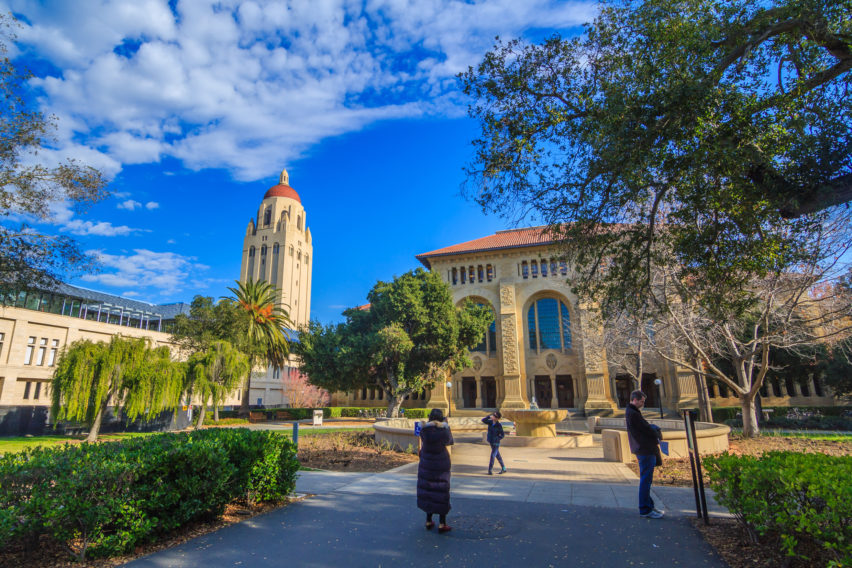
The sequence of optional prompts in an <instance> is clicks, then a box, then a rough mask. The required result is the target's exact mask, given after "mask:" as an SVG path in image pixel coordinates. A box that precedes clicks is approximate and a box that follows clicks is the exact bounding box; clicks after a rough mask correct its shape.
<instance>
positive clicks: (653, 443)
mask: <svg viewBox="0 0 852 568" xmlns="http://www.w3.org/2000/svg"><path fill="white" fill-rule="evenodd" d="M624 418H625V421H626V422H627V440H628V441H629V442H630V451H631V452H633V453H634V454H636V455H637V456H649V455H654V454H656V453H657V442H658V441H659V438H658V437H657V430H655V429H654V427H653V426H652V425H651V424H649V423H648V421H647V420H645V417H644V416H642V412H641V411H640V410H639V409H638V408H636V407H635V406H634V405H632V404H628V405H627V408H625V409H624Z"/></svg>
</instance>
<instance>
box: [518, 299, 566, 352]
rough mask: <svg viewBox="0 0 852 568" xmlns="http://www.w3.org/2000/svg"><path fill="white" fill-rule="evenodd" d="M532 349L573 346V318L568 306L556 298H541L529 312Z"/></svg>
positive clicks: (528, 322)
mask: <svg viewBox="0 0 852 568" xmlns="http://www.w3.org/2000/svg"><path fill="white" fill-rule="evenodd" d="M527 329H528V332H529V338H530V344H529V345H530V349H533V350H536V351H542V350H544V349H561V350H564V349H570V348H571V318H570V316H569V312H568V306H566V305H565V303H564V302H562V301H560V300H557V299H556V298H541V299H540V300H537V301H536V302H535V303H534V304H533V305H532V306H530V309H529V312H528V314H527Z"/></svg>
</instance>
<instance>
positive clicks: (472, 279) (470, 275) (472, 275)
mask: <svg viewBox="0 0 852 568" xmlns="http://www.w3.org/2000/svg"><path fill="white" fill-rule="evenodd" d="M467 270H468V275H467V280H468V282H470V283H471V284H473V283H474V282H476V270H475V269H474V268H473V267H472V266H469V267H468V268H467Z"/></svg>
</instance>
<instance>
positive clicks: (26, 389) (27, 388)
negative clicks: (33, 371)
mask: <svg viewBox="0 0 852 568" xmlns="http://www.w3.org/2000/svg"><path fill="white" fill-rule="evenodd" d="M28 398H30V382H29V381H27V382H25V383H24V400H27V399H28Z"/></svg>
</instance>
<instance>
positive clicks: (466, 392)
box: [462, 377, 476, 408]
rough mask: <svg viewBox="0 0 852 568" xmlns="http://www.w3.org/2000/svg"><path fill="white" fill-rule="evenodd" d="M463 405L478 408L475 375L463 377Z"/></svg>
mask: <svg viewBox="0 0 852 568" xmlns="http://www.w3.org/2000/svg"><path fill="white" fill-rule="evenodd" d="M462 405H463V406H464V408H476V379H474V378H473V377H462Z"/></svg>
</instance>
